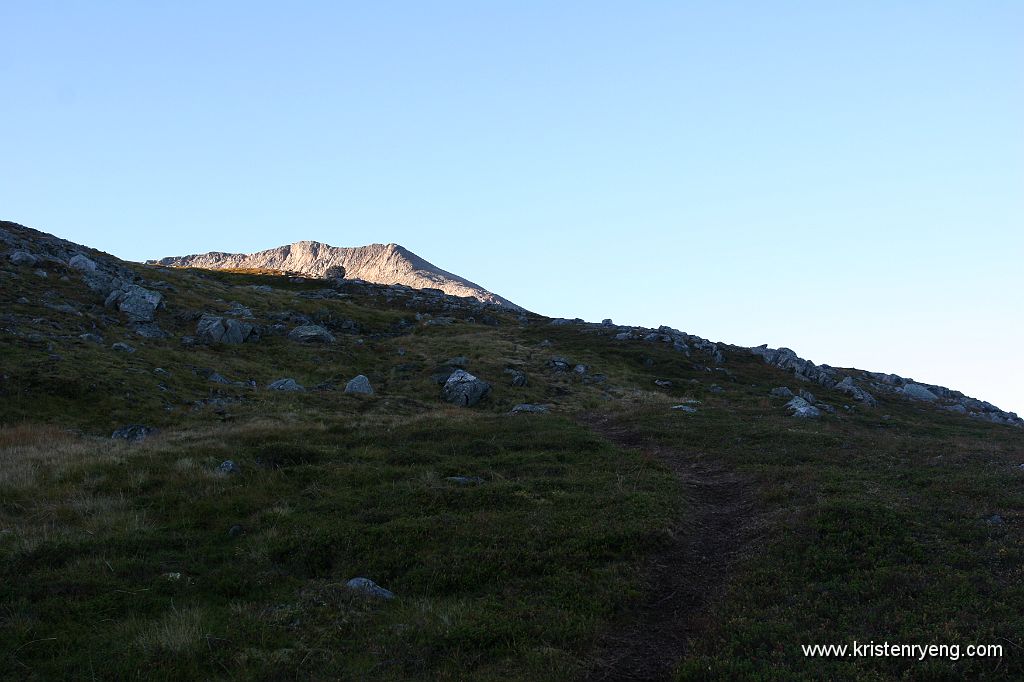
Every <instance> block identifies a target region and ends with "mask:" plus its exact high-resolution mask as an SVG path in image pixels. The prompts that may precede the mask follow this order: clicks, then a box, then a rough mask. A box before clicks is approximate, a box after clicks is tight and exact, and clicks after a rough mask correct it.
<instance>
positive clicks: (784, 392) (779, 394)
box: [771, 386, 793, 398]
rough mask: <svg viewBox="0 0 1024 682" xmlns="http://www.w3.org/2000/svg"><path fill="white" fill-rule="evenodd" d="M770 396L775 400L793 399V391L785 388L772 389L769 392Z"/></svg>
mask: <svg viewBox="0 0 1024 682" xmlns="http://www.w3.org/2000/svg"><path fill="white" fill-rule="evenodd" d="M771 394H772V395H773V396H775V397H776V398H792V397H793V391H791V390H789V389H788V388H786V387H785V386H778V387H776V388H773V389H772V391H771Z"/></svg>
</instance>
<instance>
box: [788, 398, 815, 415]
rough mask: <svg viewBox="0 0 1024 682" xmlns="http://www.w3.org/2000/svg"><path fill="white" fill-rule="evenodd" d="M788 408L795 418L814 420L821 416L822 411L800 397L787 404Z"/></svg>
mask: <svg viewBox="0 0 1024 682" xmlns="http://www.w3.org/2000/svg"><path fill="white" fill-rule="evenodd" d="M786 408H787V409H788V410H789V411H790V414H792V415H793V416H794V417H801V418H803V419H813V418H816V417H820V416H821V410H819V409H818V408H816V407H815V406H814V405H811V404H810V403H809V402H807V401H806V400H804V399H803V398H800V397H796V398H793V399H792V400H790V401H789V402H788V403H786Z"/></svg>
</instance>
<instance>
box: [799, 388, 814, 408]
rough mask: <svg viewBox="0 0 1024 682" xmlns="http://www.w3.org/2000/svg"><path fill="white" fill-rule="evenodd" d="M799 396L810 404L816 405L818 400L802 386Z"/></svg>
mask: <svg viewBox="0 0 1024 682" xmlns="http://www.w3.org/2000/svg"><path fill="white" fill-rule="evenodd" d="M800 397H801V398H803V399H804V400H806V401H807V402H809V403H810V404H811V405H816V404H817V402H818V399H817V398H815V397H814V394H813V393H811V392H810V391H805V390H804V389H802V388H801V389H800Z"/></svg>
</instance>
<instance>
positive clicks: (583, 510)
mask: <svg viewBox="0 0 1024 682" xmlns="http://www.w3.org/2000/svg"><path fill="white" fill-rule="evenodd" d="M423 273H426V274H423ZM371 280H376V281H371ZM951 352H954V351H952V350H951ZM965 352H966V351H965ZM1021 427H1022V421H1021V419H1020V418H1019V417H1018V416H1017V415H1015V414H1013V413H1012V412H1008V411H1005V410H1002V409H1000V408H998V407H996V406H994V405H991V404H990V403H987V402H985V401H984V400H981V399H977V398H973V397H970V396H966V395H964V394H962V393H960V392H958V391H956V390H953V389H949V388H946V387H943V386H939V385H935V384H932V383H927V382H925V381H923V380H918V379H910V378H906V377H902V376H899V375H897V374H891V373H882V372H878V371H869V370H863V369H858V368H840V367H833V366H829V365H824V364H820V365H819V364H815V363H813V362H811V361H810V360H806V359H803V358H801V357H799V356H798V355H797V353H796V352H794V351H793V350H790V349H788V348H777V349H774V348H768V347H767V346H760V347H756V348H747V347H742V346H737V345H732V344H729V343H726V342H723V341H719V340H711V339H707V338H704V337H702V336H700V335H698V334H696V333H690V332H686V331H682V330H680V329H676V328H674V327H671V326H668V325H662V326H658V327H642V326H635V325H628V324H621V323H616V322H613V321H612V320H611V319H608V318H606V319H604V320H602V321H601V322H587V321H584V320H582V319H578V318H548V317H545V316H542V315H538V314H536V313H533V312H529V311H524V310H521V309H518V308H517V307H515V306H513V305H512V304H510V303H508V301H507V300H505V299H502V298H500V297H497V296H495V295H493V294H490V293H489V292H486V291H485V290H483V289H480V288H479V287H476V285H474V284H472V283H471V282H468V281H466V280H464V279H461V278H459V277H457V276H455V275H452V274H450V273H445V272H443V271H440V270H437V269H436V268H434V267H433V266H431V265H430V264H429V263H425V261H421V260H420V259H417V258H416V257H415V256H412V255H411V254H409V253H408V252H407V251H405V250H404V249H401V247H397V246H394V245H391V246H379V245H378V246H372V247H362V249H334V247H327V246H324V245H318V244H315V243H313V242H299V243H298V244H295V245H292V246H290V247H282V249H275V250H272V251H270V252H264V253H263V254H254V255H253V256H242V255H228V254H209V255H207V256H200V257H190V258H185V259H169V260H166V261H164V262H155V263H146V264H142V263H132V262H126V261H123V260H120V259H118V258H117V257H115V256H113V255H111V254H106V253H102V252H100V251H97V250H95V249H92V248H89V247H88V246H85V245H81V244H75V243H72V242H69V241H66V240H63V239H60V238H58V237H55V236H53V235H49V234H45V233H42V232H39V231H36V230H33V229H30V228H27V227H24V226H22V225H18V224H15V223H0V652H2V655H3V656H5V657H6V658H5V659H4V666H5V669H6V670H8V671H9V672H8V677H10V678H11V679H26V680H64V679H111V680H122V679H125V680H133V679H150V678H152V677H153V676H154V674H157V675H158V676H159V677H160V678H161V679H169V680H171V679H173V680H193V679H264V680H277V679H282V680H291V679H313V680H334V679H343V680H348V679H358V680H370V681H380V682H383V681H385V680H407V679H408V680H424V681H425V680H438V679H444V680H474V681H475V680H530V681H533V680H542V681H545V680H550V681H552V682H553V681H555V680H558V681H562V680H605V679H607V680H669V679H672V680H686V681H698V680H699V681H703V680H733V679H765V680H769V679H770V680H776V679H778V680H818V679H843V680H845V679H854V680H857V679H868V680H891V681H892V682H896V681H897V680H908V679H1013V680H1019V679H1024V658H1021V657H1020V656H1017V655H1016V653H1015V650H1014V652H1013V653H1010V650H1009V649H1008V650H1007V654H1006V655H1004V656H1003V657H1002V658H995V657H989V658H978V657H964V658H962V659H960V660H959V661H951V660H941V661H938V660H933V661H925V662H921V661H919V660H917V659H914V658H903V659H896V658H885V659H883V658H878V659H874V658H864V659H863V660H853V659H850V658H846V659H841V660H829V659H826V658H822V657H808V656H803V655H801V653H800V648H799V647H800V645H801V644H810V643H839V642H847V641H851V640H853V639H858V640H865V639H868V638H870V637H874V638H875V639H876V641H881V640H882V639H883V638H885V639H886V640H888V641H890V642H922V643H943V642H950V643H958V642H959V643H965V644H966V643H1000V642H1002V643H1007V644H1006V646H1007V647H1010V643H1014V646H1016V643H1017V642H1019V640H1020V632H1022V631H1024V615H1022V614H1024V593H1022V590H1021V587H1020V585H1021V580H1020V578H1021V566H1022V565H1024V513H1022V511H1021V510H1022V509H1024V493H1022V492H1021V491H1022V490H1024V429H1022V428H1021ZM965 614H967V615H966V616H965ZM154 671H159V673H154Z"/></svg>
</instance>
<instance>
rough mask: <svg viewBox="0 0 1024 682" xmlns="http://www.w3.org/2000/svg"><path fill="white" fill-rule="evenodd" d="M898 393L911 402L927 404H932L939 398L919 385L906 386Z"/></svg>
mask: <svg viewBox="0 0 1024 682" xmlns="http://www.w3.org/2000/svg"><path fill="white" fill-rule="evenodd" d="M900 393H902V394H903V395H904V396H906V397H907V398H910V399H911V400H927V401H929V402H933V401H936V400H938V399H939V396H937V395H935V394H934V393H932V392H931V391H929V390H928V389H927V388H926V387H924V386H922V385H921V384H906V385H905V386H904V387H903V388H901V389H900Z"/></svg>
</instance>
